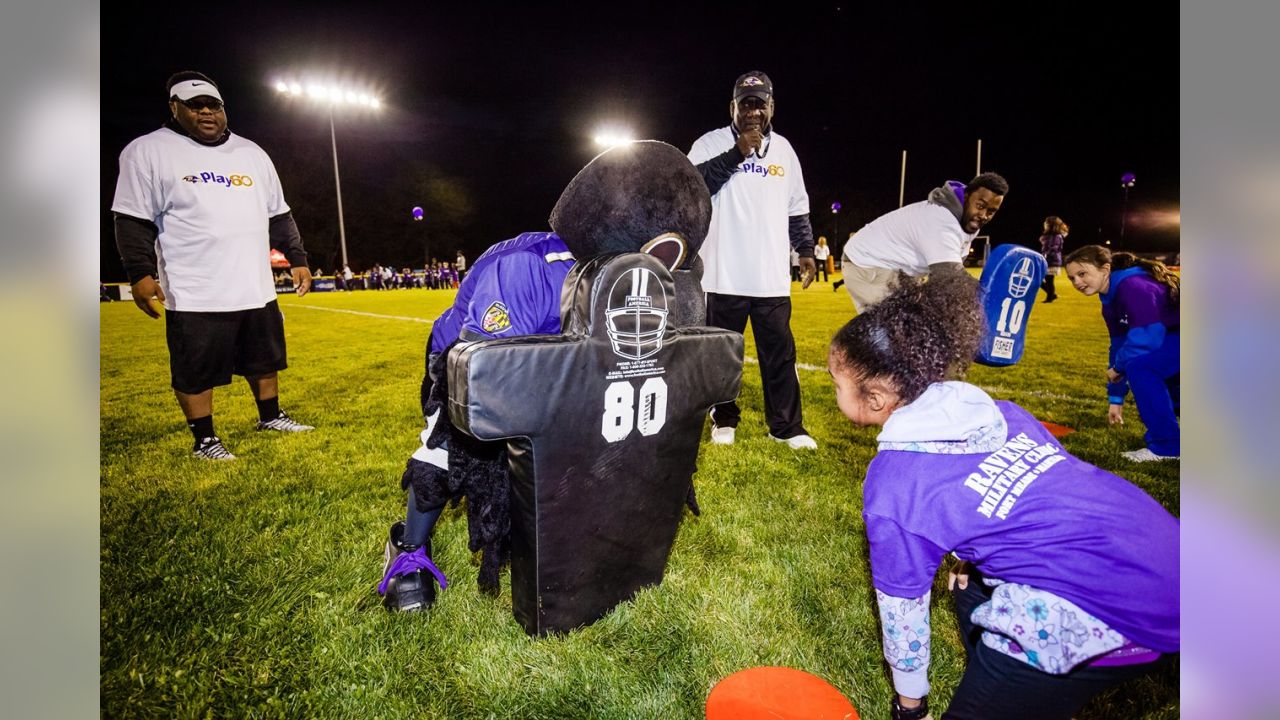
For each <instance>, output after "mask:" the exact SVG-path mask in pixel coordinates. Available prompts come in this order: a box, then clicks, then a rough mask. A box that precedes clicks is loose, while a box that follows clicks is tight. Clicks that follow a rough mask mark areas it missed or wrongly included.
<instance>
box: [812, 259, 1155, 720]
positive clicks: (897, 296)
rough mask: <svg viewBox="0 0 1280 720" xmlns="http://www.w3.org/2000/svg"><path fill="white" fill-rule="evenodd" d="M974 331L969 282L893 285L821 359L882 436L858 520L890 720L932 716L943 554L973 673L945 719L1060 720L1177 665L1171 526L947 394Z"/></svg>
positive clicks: (1002, 408)
mask: <svg viewBox="0 0 1280 720" xmlns="http://www.w3.org/2000/svg"><path fill="white" fill-rule="evenodd" d="M982 332H983V320H982V310H981V307H980V306H979V303H978V286H977V283H976V282H975V281H974V280H973V279H972V278H971V277H969V276H968V275H961V274H958V273H957V274H948V275H944V276H935V277H932V278H930V279H929V280H928V281H927V282H924V283H920V282H916V281H912V280H909V279H906V278H899V284H898V287H897V288H896V289H895V290H893V291H892V293H891V294H890V295H889V296H888V297H887V298H886V299H885V300H884V301H882V302H881V303H880V304H878V305H875V306H872V307H871V308H870V309H869V310H867V311H865V312H863V313H862V314H860V315H858V316H857V317H855V318H854V319H853V320H852V321H850V322H849V323H848V324H847V325H845V326H844V327H843V328H842V329H841V330H840V331H839V332H838V333H837V334H836V336H835V338H834V339H833V340H832V342H831V348H830V352H829V355H828V360H827V363H828V369H829V370H830V372H831V377H832V378H833V380H834V382H835V389H836V401H837V404H838V405H839V407H840V410H841V412H843V413H844V414H845V416H847V417H848V418H849V419H850V420H852V421H853V422H854V424H855V425H860V426H862V425H872V426H880V427H882V428H883V429H882V430H881V432H880V434H879V436H878V437H877V441H878V443H879V451H878V453H877V454H876V457H875V459H874V460H872V461H871V463H870V465H869V466H868V467H867V475H866V481H865V483H864V485H863V520H864V521H865V524H866V531H867V539H868V544H869V548H870V556H871V579H872V584H873V585H874V587H875V592H876V600H877V603H878V605H879V611H880V620H881V626H882V632H883V646H884V656H885V659H886V660H887V661H888V663H889V665H890V667H891V670H892V676H893V685H894V690H895V694H894V697H893V700H892V717H894V718H895V719H896V720H903V719H907V718H923V717H925V716H926V715H927V714H928V712H929V709H928V702H927V697H926V696H927V694H928V692H929V680H928V668H929V654H930V622H929V607H930V591H931V588H932V587H933V581H934V575H935V573H936V572H937V570H938V567H939V565H940V564H941V563H942V561H943V559H944V557H945V556H946V555H947V554H948V553H950V554H952V555H954V556H955V557H956V558H958V559H959V560H960V561H961V563H960V564H959V566H957V567H954V568H953V569H952V571H951V573H950V583H949V587H950V590H951V594H952V595H953V597H954V599H955V602H956V620H957V623H958V624H959V627H960V631H961V634H962V639H963V641H964V645H965V649H966V651H967V653H968V665H967V667H966V669H965V673H964V676H963V678H962V679H961V681H960V685H959V687H958V688H957V689H956V692H955V695H954V697H953V698H952V701H951V705H950V707H949V708H948V710H947V712H946V714H945V715H943V718H944V719H945V718H983V719H984V720H1000V719H1001V718H1027V717H1035V718H1063V719H1066V718H1070V717H1071V716H1072V715H1073V714H1074V713H1075V712H1076V711H1077V710H1078V709H1079V708H1080V707H1081V706H1083V705H1084V704H1085V702H1086V701H1088V700H1089V698H1091V697H1093V696H1094V695H1096V694H1097V693H1098V692H1100V691H1101V690H1103V689H1104V688H1106V687H1109V686H1111V685H1113V684H1115V683H1118V682H1121V681H1123V680H1125V679H1128V678H1131V677H1135V676H1137V675H1140V674H1143V673H1145V672H1147V671H1148V670H1150V669H1151V668H1152V667H1154V665H1153V663H1155V662H1156V661H1157V660H1159V659H1160V658H1161V656H1162V655H1164V654H1168V653H1175V652H1177V651H1178V648H1179V634H1178V622H1179V611H1178V522H1177V520H1175V519H1174V518H1173V517H1172V516H1171V515H1170V514H1169V513H1168V511H1166V510H1165V509H1164V508H1163V507H1162V506H1161V505H1160V504H1159V503H1157V502H1156V501H1155V500H1153V499H1152V498H1151V497H1150V496H1148V495H1147V494H1146V493H1144V492H1143V491H1142V490H1140V489H1138V488H1137V487H1135V486H1134V485H1132V484H1130V483H1129V482H1127V481H1126V480H1124V479H1122V478H1120V477H1117V476H1116V475H1113V474H1111V473H1109V472H1107V471H1105V470H1102V469H1099V468H1097V467H1094V466H1092V465H1089V464H1088V463H1086V462H1083V461H1082V460H1079V459H1078V458H1076V457H1073V456H1072V455H1071V454H1069V453H1067V452H1066V451H1065V450H1064V449H1063V448H1062V446H1061V445H1060V444H1059V443H1058V441H1057V440H1056V439H1055V438H1054V437H1053V436H1052V435H1050V434H1049V433H1048V432H1047V431H1046V430H1045V428H1044V426H1043V425H1042V424H1040V423H1039V422H1038V421H1037V420H1036V419H1035V418H1034V417H1032V416H1031V414H1030V413H1028V412H1027V411H1026V410H1023V409H1022V408H1020V407H1018V406H1017V405H1014V404H1013V403H1009V402H996V401H994V400H992V399H991V398H990V397H989V396H988V395H987V394H986V393H985V392H983V391H982V390H981V389H979V388H978V387H976V386H974V385H970V384H968V383H965V382H960V381H957V380H953V379H951V378H954V377H957V376H958V375H959V374H960V373H962V372H963V371H964V369H965V368H966V367H967V365H968V362H969V359H970V358H972V357H973V354H974V351H975V350H976V349H977V346H978V342H979V340H980V339H981V336H982Z"/></svg>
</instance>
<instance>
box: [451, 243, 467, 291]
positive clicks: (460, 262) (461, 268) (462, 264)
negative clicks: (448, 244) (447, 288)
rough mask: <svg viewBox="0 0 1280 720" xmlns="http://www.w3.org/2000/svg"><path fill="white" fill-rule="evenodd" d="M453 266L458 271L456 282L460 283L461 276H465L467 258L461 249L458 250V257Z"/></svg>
mask: <svg viewBox="0 0 1280 720" xmlns="http://www.w3.org/2000/svg"><path fill="white" fill-rule="evenodd" d="M453 267H454V268H455V269H456V270H457V271H458V282H459V283H461V282H462V278H464V277H466V276H467V258H466V256H464V255H463V254H462V251H461V250H459V251H458V258H457V260H456V261H455V262H454V264H453Z"/></svg>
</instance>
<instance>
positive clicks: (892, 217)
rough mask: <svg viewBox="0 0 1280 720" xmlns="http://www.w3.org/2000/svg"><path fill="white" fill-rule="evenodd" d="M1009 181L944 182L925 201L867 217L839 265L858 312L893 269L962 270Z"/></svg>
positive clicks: (885, 289)
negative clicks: (864, 224)
mask: <svg viewBox="0 0 1280 720" xmlns="http://www.w3.org/2000/svg"><path fill="white" fill-rule="evenodd" d="M1008 192H1009V183H1007V182H1005V179H1004V178H1002V177H1000V176H999V175H997V174H996V173H992V172H987V173H982V174H981V175H978V176H977V177H975V178H974V179H973V180H971V181H970V182H969V184H968V185H963V184H961V183H960V182H959V181H956V180H948V181H947V182H946V183H945V184H944V185H943V186H942V187H938V188H934V189H933V190H932V191H931V192H930V193H929V199H927V200H921V201H920V202H917V203H912V204H910V205H907V206H906V207H901V208H898V209H897V210H894V211H893V212H890V213H886V214H884V215H881V216H880V217H878V218H876V219H875V220H872V221H871V222H870V223H868V224H867V225H866V226H865V227H863V228H862V229H861V230H859V231H858V232H857V233H855V234H854V235H853V236H851V237H850V238H849V242H848V243H847V244H846V245H845V247H844V256H843V258H842V259H841V263H840V264H841V268H842V270H843V274H844V284H845V287H846V288H847V289H848V290H849V295H850V296H852V297H853V305H854V307H855V308H857V310H858V312H862V311H863V310H866V309H867V308H868V307H870V306H872V305H874V304H876V303H878V302H880V301H881V300H883V299H884V297H885V296H886V295H888V294H889V289H890V287H891V286H892V283H893V281H894V279H895V278H896V277H897V275H898V272H899V271H901V272H904V273H906V274H907V275H909V276H911V277H921V276H924V275H928V274H930V273H935V272H944V271H949V270H963V268H964V264H963V263H964V259H965V257H966V256H968V254H969V245H970V244H971V243H972V242H973V239H974V238H975V237H977V235H978V232H979V231H980V230H982V227H983V226H984V225H986V224H987V223H989V222H991V219H992V218H994V217H995V215H996V211H997V210H999V209H1000V204H1001V203H1002V202H1004V196H1005V195H1006V194H1007V193H1008Z"/></svg>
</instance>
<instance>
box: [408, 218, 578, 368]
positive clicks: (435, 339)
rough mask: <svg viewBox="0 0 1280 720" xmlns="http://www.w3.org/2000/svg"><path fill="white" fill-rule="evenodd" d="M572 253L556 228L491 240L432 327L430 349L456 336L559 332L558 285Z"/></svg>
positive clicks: (445, 344)
mask: <svg viewBox="0 0 1280 720" xmlns="http://www.w3.org/2000/svg"><path fill="white" fill-rule="evenodd" d="M572 268H573V254H572V253H570V252H569V248H567V247H566V246H565V244H564V241H563V240H561V239H560V237H559V236H557V235H556V234H555V233H550V232H538V233H524V234H523V235H518V236H516V237H514V238H511V239H510V240H504V241H502V242H500V243H497V244H496V245H493V246H491V247H490V248H489V249H488V250H486V251H485V252H484V254H483V255H481V256H480V257H479V258H477V259H476V262H475V264H474V265H472V267H471V272H469V273H467V277H466V279H465V280H463V281H462V285H461V287H459V288H458V297H457V298H456V299H455V300H454V303H453V307H451V308H449V309H448V310H445V311H444V313H443V314H442V315H441V316H440V317H439V318H437V319H436V321H435V323H434V325H433V326H432V328H431V352H440V351H442V350H444V349H445V348H447V347H449V346H450V345H452V344H453V341H455V340H457V339H458V338H460V337H461V338H462V339H464V340H487V339H491V338H500V337H514V336H516V335H551V334H555V333H558V332H560V290H561V288H562V286H563V285H564V278H565V276H566V275H568V274H569V270H570V269H572Z"/></svg>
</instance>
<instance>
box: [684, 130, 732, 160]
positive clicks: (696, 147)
mask: <svg viewBox="0 0 1280 720" xmlns="http://www.w3.org/2000/svg"><path fill="white" fill-rule="evenodd" d="M712 135H714V133H707V134H706V135H703V136H702V137H700V138H698V139H697V140H695V141H694V143H693V147H692V148H690V149H689V162H691V163H693V164H694V165H699V164H701V163H704V162H706V161H708V160H710V159H711V158H713V157H715V156H717V155H722V154H724V151H725V150H728V149H729V148H727V147H726V148H722V149H721V150H720V151H718V152H717V151H716V149H715V146H714V145H713V144H712V142H711V136H712Z"/></svg>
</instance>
